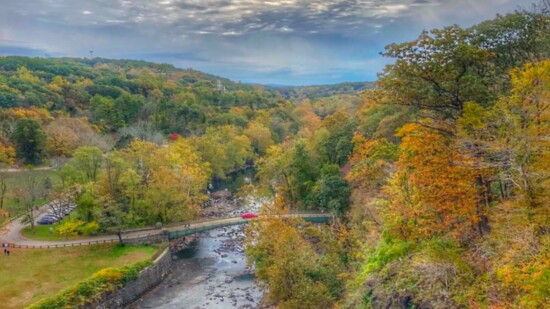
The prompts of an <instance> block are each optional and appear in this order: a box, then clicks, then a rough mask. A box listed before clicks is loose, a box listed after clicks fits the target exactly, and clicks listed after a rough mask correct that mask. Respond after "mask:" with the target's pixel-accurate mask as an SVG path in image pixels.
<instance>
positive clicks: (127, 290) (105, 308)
mask: <svg viewBox="0 0 550 309" xmlns="http://www.w3.org/2000/svg"><path fill="white" fill-rule="evenodd" d="M171 267H172V255H171V254H170V249H169V248H167V249H166V250H164V252H163V253H162V254H161V255H160V256H159V257H158V258H157V259H155V261H154V262H153V265H151V266H149V267H147V268H146V269H144V270H142V271H141V273H140V274H139V277H138V278H137V279H136V280H134V281H132V282H129V283H127V284H126V285H125V286H124V287H123V288H121V289H120V290H118V291H115V292H110V293H106V294H104V295H103V296H102V297H101V298H100V299H99V300H98V301H96V302H94V303H91V304H88V305H86V306H84V307H83V308H85V309H114V308H122V307H124V306H126V305H128V304H130V303H132V302H133V301H135V300H136V299H138V298H139V297H140V296H141V295H143V294H144V293H145V292H147V291H149V290H151V289H152V288H154V287H156V286H157V285H158V284H160V283H161V282H162V281H163V280H164V279H165V278H166V277H167V276H168V274H169V273H170V268H171Z"/></svg>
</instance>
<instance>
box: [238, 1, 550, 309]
mask: <svg viewBox="0 0 550 309" xmlns="http://www.w3.org/2000/svg"><path fill="white" fill-rule="evenodd" d="M549 4H550V3H549V2H548V1H543V2H541V3H540V5H538V6H535V7H534V8H533V9H532V10H528V11H526V10H522V11H517V12H515V13H513V14H508V15H503V16H497V17H496V18H495V19H492V20H488V21H485V22H482V23H480V24H478V25H475V26H473V27H470V28H461V27H459V26H456V25H453V26H449V27H446V28H442V29H434V30H431V31H425V32H422V33H421V34H420V35H419V36H418V38H417V39H415V40H412V41H409V42H403V43H396V44H391V45H389V46H387V47H386V50H385V51H384V52H383V55H384V56H386V57H389V58H392V59H394V60H395V61H394V63H393V64H391V65H388V66H387V67H386V68H385V69H384V71H383V72H381V73H380V74H379V80H378V81H377V83H376V89H373V90H366V91H363V92H362V98H363V104H362V105H361V106H360V107H359V108H357V109H356V110H354V111H353V112H352V113H351V114H350V113H346V112H345V111H337V112H335V113H334V114H331V115H329V116H327V117H324V118H323V119H322V120H321V121H320V122H315V123H306V124H305V126H304V127H303V128H302V129H301V131H300V132H299V133H298V134H297V135H296V137H295V138H293V139H292V140H287V141H285V142H284V143H282V144H281V145H277V146H274V147H272V148H270V149H269V151H268V153H267V156H266V157H265V158H262V159H261V160H260V162H259V177H260V179H261V180H262V182H263V183H264V184H266V185H269V186H271V187H272V188H273V190H274V191H275V192H277V195H276V199H275V203H274V205H272V206H271V207H272V209H271V211H275V212H283V213H284V212H286V211H288V209H292V208H293V207H318V208H326V209H330V210H331V211H333V212H334V213H335V214H337V215H340V218H341V219H340V220H338V221H337V222H335V223H334V224H333V225H332V226H331V228H330V229H328V230H325V229H319V228H318V227H316V226H314V225H307V224H305V223H304V222H303V221H300V220H297V221H292V220H283V219H281V220H264V221H262V220H260V221H259V222H257V223H256V224H254V225H252V226H251V227H250V228H249V229H248V236H249V237H248V240H247V241H248V247H247V254H248V256H249V258H250V259H251V262H252V263H254V265H255V266H256V269H257V276H258V278H259V279H260V280H262V282H264V284H265V285H266V286H267V287H268V289H267V296H266V302H267V303H269V304H277V305H278V308H331V307H334V308H545V307H547V305H548V301H549V300H550V262H549V261H550V251H549V249H550V237H549V227H550V225H549V210H550V207H549V206H550V205H549V202H548V201H549V198H550V196H549V192H550V140H549V136H550V16H549V14H550V5H549ZM326 146H328V147H326ZM289 154H290V155H289ZM340 176H342V177H343V179H344V181H342V178H341V177H340ZM327 188H328V189H327Z"/></svg>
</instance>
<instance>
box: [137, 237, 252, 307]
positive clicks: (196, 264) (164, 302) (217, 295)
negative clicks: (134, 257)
mask: <svg viewBox="0 0 550 309" xmlns="http://www.w3.org/2000/svg"><path fill="white" fill-rule="evenodd" d="M243 240H244V227H243V226H235V227H228V228H221V229H215V230H212V231H209V232H206V233H203V234H201V235H200V236H199V237H198V238H197V240H195V241H194V242H193V243H191V245H190V246H189V248H188V249H185V250H183V251H181V252H179V253H178V254H177V256H175V258H176V259H177V260H176V261H175V263H174V269H173V271H172V273H171V275H170V276H169V277H168V278H167V279H166V280H165V281H164V282H163V283H161V284H160V285H159V286H158V287H157V288H155V289H154V290H152V291H151V292H149V293H147V294H146V295H144V296H143V297H142V298H141V299H139V300H138V301H137V302H135V303H134V304H133V305H132V306H130V307H129V308H178V309H186V308H189V309H199V308H200V309H207V308H213V309H229V308H239V309H246V308H257V307H258V306H259V303H260V301H261V299H262V296H263V293H262V292H261V290H260V289H259V288H258V287H257V286H256V284H255V282H254V272H253V270H252V269H250V268H248V267H247V265H246V257H245V255H244V248H243Z"/></svg>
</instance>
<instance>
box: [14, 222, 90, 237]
mask: <svg viewBox="0 0 550 309" xmlns="http://www.w3.org/2000/svg"><path fill="white" fill-rule="evenodd" d="M59 224H60V223H56V224H50V225H36V226H35V227H34V230H31V227H30V226H27V227H25V228H24V229H23V230H22V231H21V235H23V237H25V238H28V239H34V240H46V241H62V240H75V239H86V238H88V237H89V236H70V237H68V238H67V237H65V236H62V235H59V234H58V233H57V232H56V231H55V229H56V228H57V226H59ZM50 228H52V229H53V230H54V231H53V233H51V232H50Z"/></svg>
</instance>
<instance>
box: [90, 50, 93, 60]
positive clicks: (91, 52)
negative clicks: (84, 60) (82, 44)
mask: <svg viewBox="0 0 550 309" xmlns="http://www.w3.org/2000/svg"><path fill="white" fill-rule="evenodd" d="M93 58H94V51H93V50H90V59H93Z"/></svg>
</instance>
